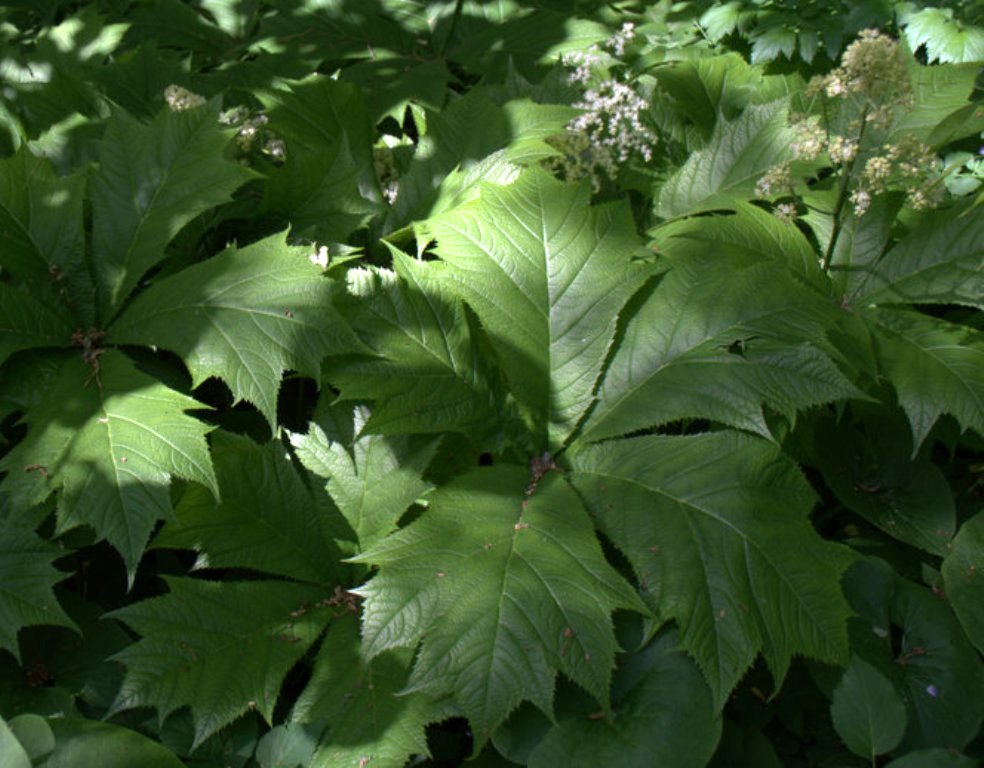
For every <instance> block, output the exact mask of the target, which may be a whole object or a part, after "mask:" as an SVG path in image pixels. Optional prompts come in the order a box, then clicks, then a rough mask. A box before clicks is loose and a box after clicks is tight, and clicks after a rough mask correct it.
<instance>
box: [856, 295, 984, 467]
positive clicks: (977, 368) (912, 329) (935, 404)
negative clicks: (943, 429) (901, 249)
mask: <svg viewBox="0 0 984 768" xmlns="http://www.w3.org/2000/svg"><path fill="white" fill-rule="evenodd" d="M862 316H863V317H865V318H866V319H868V320H870V321H872V322H873V325H874V329H875V333H876V348H877V356H878V361H879V364H880V367H881V370H882V373H883V374H884V376H885V377H886V378H887V379H888V380H889V381H890V382H891V383H892V386H893V387H895V391H896V393H897V394H898V398H899V405H901V406H902V408H903V410H905V415H906V416H907V417H908V418H909V424H910V426H911V427H912V435H913V441H912V445H913V453H915V451H917V450H919V446H920V445H922V442H923V440H925V439H926V435H927V434H929V430H930V429H932V427H933V425H934V424H935V423H936V420H937V419H938V418H939V417H940V416H941V415H943V414H944V413H949V414H951V415H953V416H954V417H955V418H956V420H957V421H958V422H959V424H960V426H961V427H962V428H963V429H975V430H977V432H978V433H980V434H982V435H984V334H982V333H980V332H979V331H975V330H973V329H971V328H967V327H965V326H960V325H955V324H953V323H948V322H946V321H944V320H938V319H937V318H934V317H929V316H927V315H923V314H919V313H916V312H910V311H904V310H894V309H867V310H864V312H863V313H862Z"/></svg>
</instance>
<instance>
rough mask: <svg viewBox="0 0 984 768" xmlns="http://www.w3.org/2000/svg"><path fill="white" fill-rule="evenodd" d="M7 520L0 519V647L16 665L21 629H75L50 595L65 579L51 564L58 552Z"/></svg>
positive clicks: (17, 524) (18, 655) (58, 554)
mask: <svg viewBox="0 0 984 768" xmlns="http://www.w3.org/2000/svg"><path fill="white" fill-rule="evenodd" d="M10 517H11V516H8V517H7V518H6V519H3V520H0V648H4V649H6V650H8V651H10V652H11V653H12V654H13V655H14V658H16V659H17V661H18V663H20V661H21V656H20V649H19V648H18V645H17V633H18V631H20V629H21V628H22V627H28V626H33V625H37V624H55V625H58V626H62V627H69V628H70V629H75V630H76V631H78V630H77V628H76V626H75V623H74V622H73V621H72V620H71V619H70V618H69V617H68V616H67V615H66V613H65V612H64V611H63V610H62V608H61V606H60V605H59V604H58V601H57V600H56V599H55V595H54V592H52V587H53V586H54V585H55V584H57V583H58V582H59V581H62V580H63V579H65V578H67V577H68V576H69V574H66V573H61V572H59V571H57V570H55V568H54V567H52V565H51V564H52V562H53V561H54V560H56V559H58V558H59V557H61V555H62V553H61V552H60V551H59V549H58V547H56V546H54V545H52V544H48V543H47V542H46V541H43V540H42V539H40V538H38V536H36V535H35V533H34V532H33V531H32V530H31V529H30V528H29V527H27V526H25V525H23V524H19V523H16V522H13V521H11V519H10Z"/></svg>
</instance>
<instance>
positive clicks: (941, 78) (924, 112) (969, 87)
mask: <svg viewBox="0 0 984 768" xmlns="http://www.w3.org/2000/svg"><path fill="white" fill-rule="evenodd" d="M977 71H978V67H977V66H974V65H963V66H956V65H949V66H945V67H924V66H919V65H916V64H915V63H913V64H911V65H910V67H909V75H910V79H911V81H912V96H913V105H912V107H911V108H909V109H908V110H906V112H905V113H904V114H903V115H902V116H901V118H900V119H899V120H897V121H895V123H894V124H893V126H892V131H891V133H890V134H889V136H888V137H887V139H888V141H898V140H899V139H900V138H901V137H902V136H903V135H906V134H908V135H910V136H911V137H912V138H915V139H916V140H918V141H923V142H925V141H928V140H929V138H930V137H931V136H932V135H933V134H934V133H935V132H936V130H937V128H938V126H939V125H940V123H941V122H942V121H943V120H945V119H946V118H947V117H948V116H950V115H952V114H953V113H955V112H958V111H960V110H962V109H964V108H965V107H966V106H967V104H968V103H969V102H970V98H971V95H972V93H973V92H974V82H975V78H976V77H977Z"/></svg>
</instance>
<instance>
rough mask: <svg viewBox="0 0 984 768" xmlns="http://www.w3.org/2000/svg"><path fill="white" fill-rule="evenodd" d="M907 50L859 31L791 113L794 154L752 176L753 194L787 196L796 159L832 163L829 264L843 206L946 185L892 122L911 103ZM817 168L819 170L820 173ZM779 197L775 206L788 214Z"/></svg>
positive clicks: (923, 201)
mask: <svg viewBox="0 0 984 768" xmlns="http://www.w3.org/2000/svg"><path fill="white" fill-rule="evenodd" d="M913 103H914V100H913V95H912V84H911V80H910V74H909V68H908V54H907V53H906V52H905V51H904V50H903V49H902V48H901V47H900V46H899V43H898V42H897V41H896V40H894V39H892V38H890V37H888V36H887V35H885V34H883V33H881V32H879V31H878V30H875V29H866V30H863V31H862V32H861V34H860V35H859V36H858V38H857V40H855V41H854V42H853V43H851V45H849V46H848V47H847V48H846V49H845V51H844V53H843V55H842V57H841V62H840V66H839V67H837V68H835V69H833V70H832V71H830V72H828V73H827V74H825V75H818V76H816V77H814V78H813V79H812V80H811V81H810V82H809V84H808V85H807V88H806V91H805V93H804V104H805V106H806V109H805V112H804V113H800V114H794V115H793V121H794V122H793V125H792V127H793V129H794V131H795V134H796V138H795V140H794V141H793V143H792V145H791V147H792V150H793V160H792V161H786V162H783V163H780V164H778V165H776V166H773V167H772V168H771V169H770V170H769V171H768V172H767V173H766V174H765V175H764V176H763V177H762V178H761V179H760V180H759V182H758V184H757V186H756V193H757V194H758V195H759V196H760V197H772V198H776V197H784V196H785V197H793V198H795V197H796V196H797V192H798V188H797V186H796V179H795V178H794V173H793V168H794V164H795V163H796V162H797V161H800V162H801V163H806V164H808V165H807V167H810V168H812V169H813V170H821V169H823V168H824V167H825V166H826V167H830V168H832V171H833V174H834V175H835V176H836V177H837V179H838V181H837V197H836V201H835V204H834V210H833V214H834V226H833V234H832V237H831V239H830V241H829V243H828V247H827V249H826V252H825V253H824V255H823V258H822V260H821V263H822V265H823V266H824V268H828V267H829V261H830V255H831V254H832V253H833V249H834V247H835V245H836V241H837V237H838V234H839V231H840V226H841V224H842V223H843V218H844V216H845V215H846V214H847V213H848V211H850V212H853V214H854V215H855V216H856V217H861V216H863V215H864V214H865V213H866V212H867V211H868V209H869V207H870V206H871V202H872V199H873V197H874V196H876V195H881V194H884V193H886V192H888V191H889V190H902V191H904V192H905V201H906V205H908V206H909V207H911V208H914V209H917V210H920V209H925V208H930V207H933V206H935V205H938V204H939V203H940V202H941V201H942V199H943V194H944V192H945V187H944V186H943V183H942V178H941V175H940V172H939V163H938V159H937V157H936V154H935V153H934V152H933V150H932V149H931V148H930V147H928V146H926V145H925V144H923V143H922V142H921V141H920V140H919V139H918V138H917V137H916V136H914V135H912V134H911V133H907V132H904V131H901V130H899V126H901V125H902V124H903V120H904V118H905V117H906V116H907V115H908V114H910V112H911V110H912V108H913ZM821 175H822V174H821ZM790 205H791V203H789V201H786V202H785V203H783V204H782V206H783V207H782V208H777V209H776V214H777V215H779V216H780V218H784V219H786V218H788V213H789V206H790Z"/></svg>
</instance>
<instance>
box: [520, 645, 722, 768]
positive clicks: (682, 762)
mask: <svg viewBox="0 0 984 768" xmlns="http://www.w3.org/2000/svg"><path fill="white" fill-rule="evenodd" d="M677 640H678V638H677V636H676V633H675V632H669V633H666V634H664V635H663V636H661V637H660V638H658V639H657V640H656V641H654V642H653V643H651V644H650V645H649V646H648V647H647V648H646V649H645V650H643V651H641V652H639V653H635V654H632V655H627V656H624V657H621V658H620V660H619V668H618V669H617V671H616V672H615V677H614V680H613V681H612V716H611V717H610V718H608V719H599V718H598V717H597V716H594V717H592V715H593V713H591V712H582V713H577V715H576V716H574V717H569V718H568V719H566V720H563V721H561V722H560V723H559V725H558V726H556V727H555V728H553V729H552V730H551V731H550V732H548V733H547V736H546V738H545V739H544V740H543V741H542V742H541V743H540V744H539V746H537V747H536V749H534V750H533V753H532V754H531V755H530V759H529V763H528V765H529V766H530V768H553V766H559V765H564V766H570V768H592V767H593V766H601V765H613V766H614V765H618V766H624V767H625V768H648V767H649V766H656V765H658V766H665V768H701V766H704V765H707V762H708V760H710V758H711V755H713V754H714V750H715V748H716V747H717V742H718V739H719V738H720V736H721V716H720V713H719V712H718V711H717V710H716V708H715V707H714V701H713V699H712V696H711V692H710V690H709V689H708V687H707V684H706V683H705V682H704V680H703V678H702V677H701V675H700V671H699V670H698V669H697V668H696V667H695V666H694V663H693V662H692V661H691V660H690V659H689V658H687V656H686V655H685V654H684V653H683V652H682V651H680V650H679V648H678V646H677Z"/></svg>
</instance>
